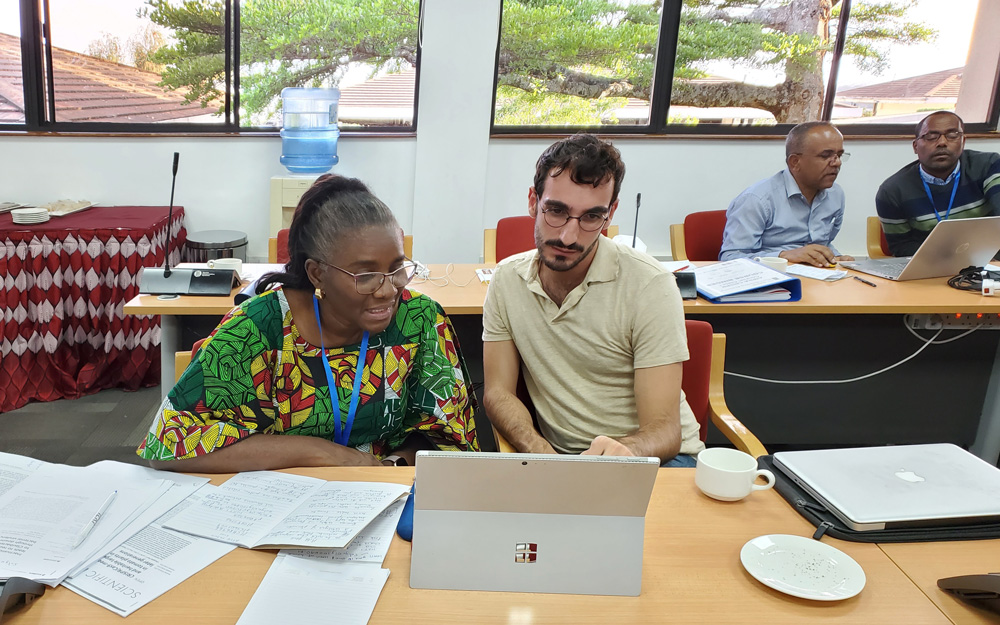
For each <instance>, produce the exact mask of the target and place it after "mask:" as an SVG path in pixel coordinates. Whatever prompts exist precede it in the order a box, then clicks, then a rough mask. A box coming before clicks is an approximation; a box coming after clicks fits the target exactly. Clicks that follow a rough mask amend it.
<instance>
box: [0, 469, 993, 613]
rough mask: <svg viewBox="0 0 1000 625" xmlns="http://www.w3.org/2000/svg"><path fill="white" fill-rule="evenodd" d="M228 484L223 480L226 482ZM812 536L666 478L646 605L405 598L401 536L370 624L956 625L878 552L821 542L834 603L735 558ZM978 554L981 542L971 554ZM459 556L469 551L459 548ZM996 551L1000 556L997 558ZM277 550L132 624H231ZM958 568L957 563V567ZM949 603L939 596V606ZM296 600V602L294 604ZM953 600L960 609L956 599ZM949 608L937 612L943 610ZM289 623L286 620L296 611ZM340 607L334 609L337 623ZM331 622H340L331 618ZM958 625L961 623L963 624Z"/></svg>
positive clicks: (756, 499) (677, 473)
mask: <svg viewBox="0 0 1000 625" xmlns="http://www.w3.org/2000/svg"><path fill="white" fill-rule="evenodd" d="M294 472H295V473H299V474H302V475H310V476H314V477H320V478H323V479H328V480H375V479H377V480H382V481H392V482H398V483H404V484H405V483H409V482H410V481H411V480H412V477H413V469H412V468H404V467H396V468H379V467H368V468H327V469H296V470H295V471H294ZM226 477H228V476H221V477H219V476H216V477H214V479H213V482H215V483H220V482H221V481H223V480H224V479H225V478H226ZM812 530H813V528H812V526H811V525H809V523H808V522H807V521H806V520H805V519H803V518H802V517H801V516H799V515H798V514H797V513H796V512H795V511H794V510H793V509H792V508H791V507H790V506H789V505H788V504H787V503H785V502H784V500H782V499H781V497H780V496H779V495H778V494H777V493H775V492H774V491H766V492H760V493H755V494H753V495H751V496H750V497H748V498H747V499H745V500H743V501H739V502H734V503H722V502H717V501H714V500H711V499H709V498H707V497H705V496H704V495H702V494H701V493H700V492H698V490H697V489H696V488H695V485H694V470H693V469H661V470H660V472H659V475H658V477H657V481H656V485H655V487H654V489H653V495H652V498H651V500H650V504H649V509H648V511H647V514H646V534H645V557H644V560H643V587H642V594H641V595H640V596H639V597H597V596H581V595H550V594H526V593H500V592H497V593H490V592H466V591H442V590H414V589H411V588H410V587H409V564H410V562H409V560H410V548H409V544H408V543H406V542H404V541H402V540H400V539H399V538H398V537H397V538H395V539H394V542H393V544H392V546H391V548H390V550H389V555H388V557H387V558H386V560H385V564H384V565H383V566H384V567H385V568H388V569H389V570H390V571H391V574H390V576H389V580H388V582H387V583H386V586H385V589H384V590H383V591H382V595H381V598H380V599H379V601H378V604H377V605H376V607H375V612H374V613H373V615H372V619H371V621H370V622H371V623H386V624H393V625H398V624H399V623H427V624H439V623H517V624H534V623H555V622H559V623H569V622H572V623H580V624H586V623H610V622H621V623H626V624H628V623H663V622H671V623H692V624H697V623H706V624H709V623H711V624H717V623H766V624H767V625H780V624H783V623H787V624H795V625H798V624H801V623H808V622H812V621H817V622H820V621H821V622H823V623H850V624H853V625H858V624H864V625H877V624H879V623H886V624H891V625H899V624H903V623H905V624H906V625H922V624H948V623H950V622H951V621H950V620H949V619H948V618H947V617H946V616H945V614H944V613H942V610H941V609H939V608H938V606H936V605H935V603H933V602H932V601H931V600H930V599H928V597H927V596H925V594H924V593H923V592H921V590H922V588H921V586H920V584H919V582H918V583H916V584H915V583H914V582H913V581H911V580H910V579H909V578H908V577H907V575H905V574H904V572H903V571H901V570H900V568H899V567H897V566H896V565H895V564H894V563H893V561H892V560H891V559H890V558H889V557H888V556H886V554H885V553H883V551H882V549H880V548H879V546H877V545H874V544H864V543H850V542H843V541H838V540H834V539H830V538H824V539H823V540H824V541H825V542H828V543H829V544H831V545H833V546H835V547H837V548H838V549H840V550H842V551H844V552H845V553H847V554H849V555H850V556H851V557H852V558H854V559H855V560H857V562H858V563H859V564H860V565H861V566H862V568H863V569H864V571H865V575H866V577H867V584H866V586H865V589H864V590H863V591H862V592H861V594H860V595H858V596H856V597H853V598H851V599H847V600H844V601H838V602H819V601H810V600H806V599H798V598H795V597H791V596H789V595H785V594H783V593H780V592H777V591H775V590H772V589H770V588H768V587H766V586H764V585H763V584H761V583H760V582H758V581H757V580H755V579H754V578H753V577H751V576H750V575H749V574H748V573H747V572H746V571H745V570H744V569H743V566H742V565H741V564H740V560H739V552H740V548H741V547H742V546H743V545H744V544H745V543H746V542H747V541H749V540H750V539H752V538H755V537H757V536H761V535H764V534H777V533H785V534H796V535H802V536H808V535H811V533H812ZM968 546H969V547H970V548H972V549H975V548H976V547H977V546H979V543H969V544H968ZM913 547H914V548H915V550H917V551H918V552H919V551H920V550H921V549H922V548H924V547H929V548H933V549H939V553H937V554H935V556H940V557H942V558H944V559H945V560H948V559H951V558H952V557H953V554H955V553H961V552H962V550H963V549H964V548H965V547H966V544H964V543H940V544H935V545H913ZM453 548H463V546H460V545H458V546H454V547H453ZM994 551H995V550H994ZM274 553H275V552H273V551H249V550H246V549H236V550H235V551H233V552H231V553H230V554H229V555H227V556H225V557H223V558H222V559H220V560H218V561H217V562H215V563H214V564H212V565H211V566H209V567H208V568H206V569H204V570H202V571H201V572H199V573H198V574H196V575H194V576H193V577H191V578H189V579H188V580H186V581H185V582H183V583H181V584H180V585H179V586H177V587H176V588H174V589H173V590H171V591H170V592H168V593H166V594H165V595H163V596H161V597H159V598H158V599H156V600H155V601H153V602H152V603H150V604H149V605H147V606H146V607H143V608H142V609H140V610H139V611H137V612H135V613H134V614H132V615H131V616H129V617H128V621H127V622H128V623H131V624H133V625H141V624H146V623H148V624H150V625H153V624H155V625H161V624H163V623H183V624H184V625H199V624H202V623H205V624H211V625H216V624H228V623H235V622H236V620H237V618H238V617H239V615H240V614H241V612H242V610H243V609H244V607H245V606H246V605H247V603H248V602H249V600H250V597H251V596H252V595H253V593H254V591H255V590H256V589H257V586H258V585H259V584H260V581H261V579H262V578H263V576H264V573H265V572H266V571H267V568H268V566H270V563H271V561H272V560H273V557H274ZM954 557H955V558H956V561H958V560H960V559H961V556H954ZM947 599H949V598H947V597H944V598H943V600H947ZM294 600H295V598H294V597H289V598H288V601H289V603H290V604H291V603H293V602H294ZM951 601H954V600H951ZM944 604H945V601H942V603H941V605H942V607H943V608H947V607H950V606H945V605H944ZM290 613H291V612H290ZM335 614H336V598H335V597H332V598H331V617H333V615H335ZM10 617H11V618H10V621H9V623H10V624H11V625H34V624H43V623H44V624H49V623H59V624H60V625H100V624H102V623H108V624H119V623H121V622H122V620H121V618H120V617H119V616H117V615H115V614H114V613H112V612H110V611H108V610H105V609H104V608H101V607H99V606H97V605H96V604H94V603H91V602H90V601H87V600H86V599H83V598H81V597H79V596H77V595H76V594H74V593H73V592H71V591H69V590H66V589H65V588H62V587H60V588H56V589H54V590H51V589H50V590H49V591H48V592H47V593H46V595H45V596H44V597H42V598H41V599H40V600H38V601H37V602H35V603H33V604H32V605H30V606H29V607H28V608H27V609H23V610H21V611H19V612H17V613H14V614H12V615H10ZM289 622H290V623H291V622H294V620H292V621H289ZM330 622H335V619H333V618H331V621H330ZM956 622H959V621H956Z"/></svg>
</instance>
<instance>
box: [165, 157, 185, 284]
mask: <svg viewBox="0 0 1000 625" xmlns="http://www.w3.org/2000/svg"><path fill="white" fill-rule="evenodd" d="M180 160H181V153H180V152H174V174H173V176H171V178H170V208H169V209H168V210H167V243H166V254H165V255H164V256H165V258H164V262H163V276H164V277H165V278H169V277H170V239H172V238H174V237H173V236H171V234H172V230H173V226H174V187H175V186H176V185H177V164H178V163H179V162H180Z"/></svg>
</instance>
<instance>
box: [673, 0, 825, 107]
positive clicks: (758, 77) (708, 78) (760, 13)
mask: <svg viewBox="0 0 1000 625" xmlns="http://www.w3.org/2000/svg"><path fill="white" fill-rule="evenodd" d="M829 5H830V3H829V2H820V1H819V0H815V1H810V2H803V1H796V2H790V1H788V0H784V1H775V0H739V1H733V0H684V8H683V10H682V13H681V27H680V33H679V35H678V43H677V59H676V62H675V64H674V82H673V89H672V91H671V96H670V109H669V111H668V113H667V115H668V118H667V123H669V124H685V125H700V124H717V125H731V126H770V125H774V124H775V123H783V124H797V123H800V122H804V121H812V120H816V119H819V118H820V114H821V111H822V107H823V93H824V91H825V86H826V76H825V72H824V71H823V67H824V65H825V64H828V61H829V57H830V56H831V52H832V50H833V46H834V39H835V38H836V28H835V23H834V22H831V18H832V17H833V16H832V14H831V11H830V9H829Z"/></svg>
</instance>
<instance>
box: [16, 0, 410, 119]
mask: <svg viewBox="0 0 1000 625" xmlns="http://www.w3.org/2000/svg"><path fill="white" fill-rule="evenodd" d="M419 9H420V3H419V0H266V1H265V0H19V2H15V1H13V0H5V1H4V2H0V128H2V127H12V126H13V127H17V126H18V125H20V128H22V129H23V128H24V127H27V128H28V129H29V130H53V131H69V132H72V131H90V130H93V131H100V132H103V131H111V132H114V131H129V132H132V131H142V130H148V131H153V132H160V131H170V130H187V131H219V130H222V131H235V130H250V129H263V130H273V129H274V128H276V127H278V126H280V125H281V115H280V113H281V98H280V95H281V90H282V89H283V88H285V87H337V88H339V89H340V90H341V101H340V107H339V121H340V124H341V128H342V129H344V130H369V129H377V130H412V129H413V120H414V119H415V117H414V110H415V93H416V76H417V59H418V56H419V50H418V46H417V24H418V18H419ZM21 24H31V25H32V28H31V30H30V32H25V33H22V32H21ZM43 24H48V28H43V27H42V25H43ZM22 37H23V39H24V41H23V42H22V40H21V39H22ZM22 49H23V50H24V51H26V52H27V54H25V55H22ZM22 56H23V57H24V58H22Z"/></svg>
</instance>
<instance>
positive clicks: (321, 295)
mask: <svg viewBox="0 0 1000 625" xmlns="http://www.w3.org/2000/svg"><path fill="white" fill-rule="evenodd" d="M313 294H314V295H315V297H316V299H323V298H324V297H326V293H324V292H323V289H321V288H319V287H316V291H315V292H314V293H313Z"/></svg>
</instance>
